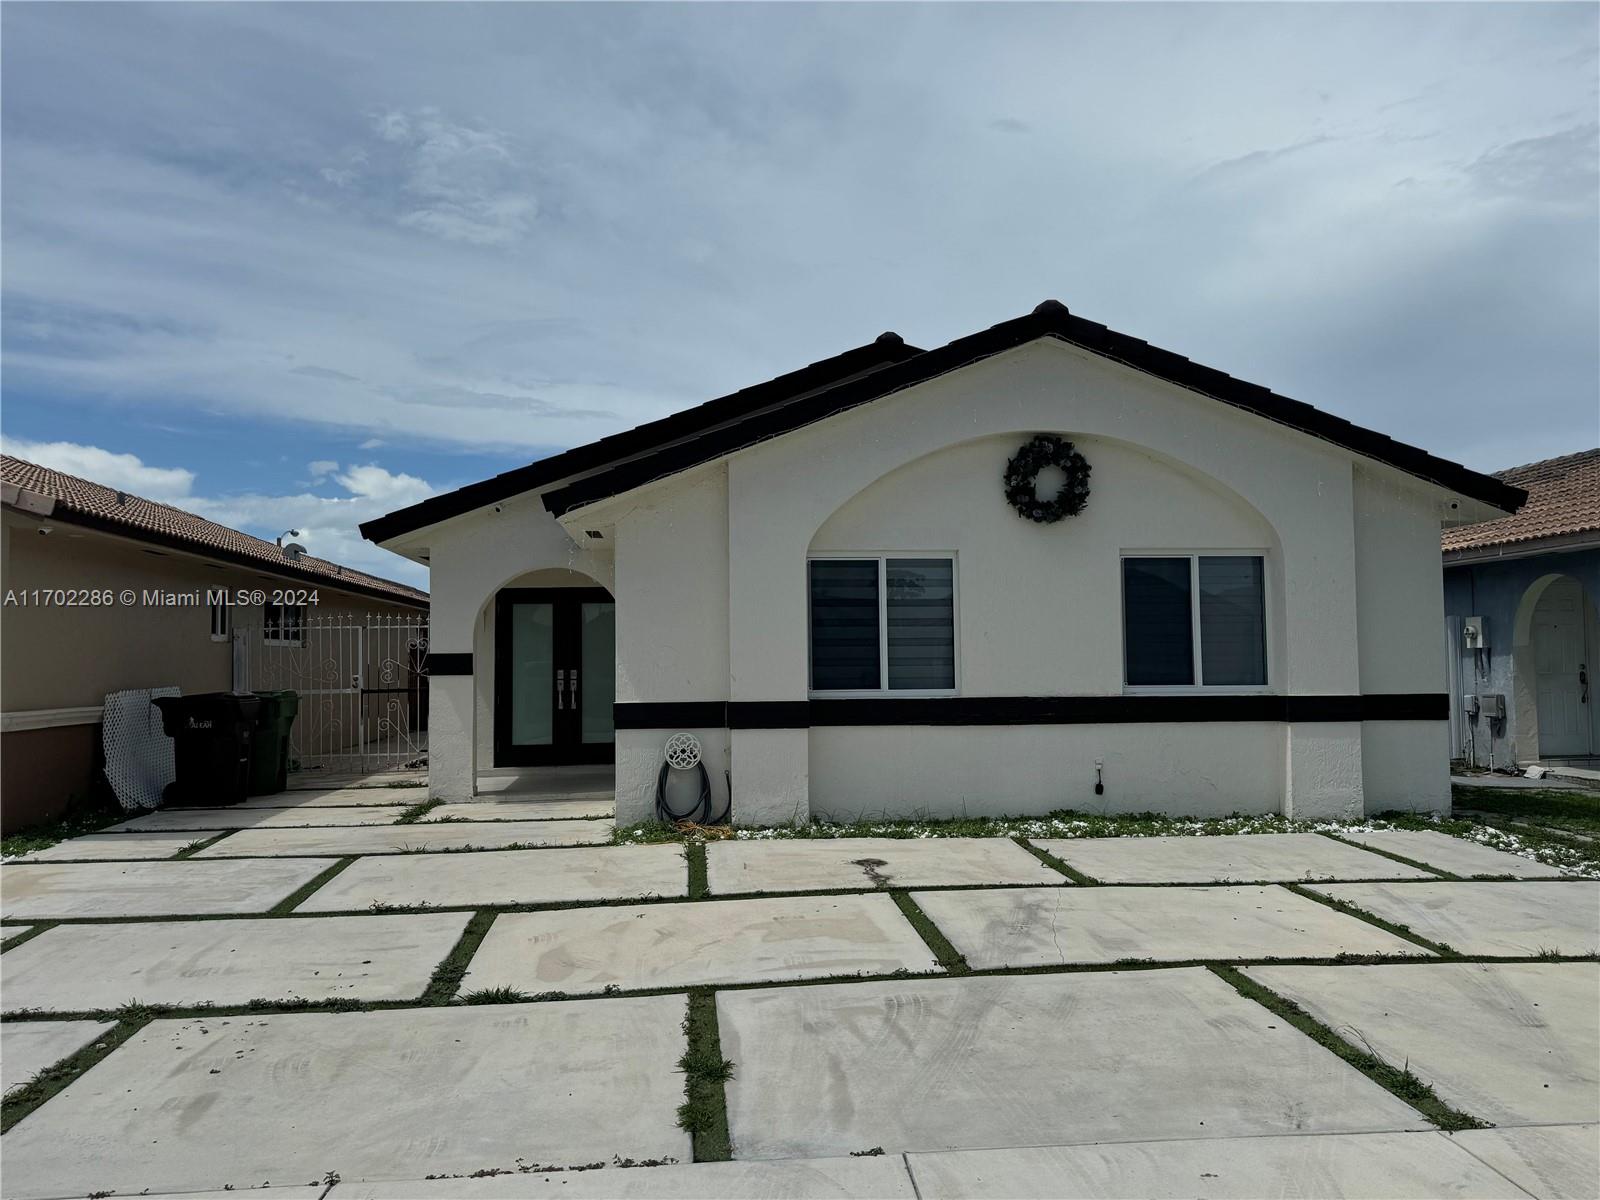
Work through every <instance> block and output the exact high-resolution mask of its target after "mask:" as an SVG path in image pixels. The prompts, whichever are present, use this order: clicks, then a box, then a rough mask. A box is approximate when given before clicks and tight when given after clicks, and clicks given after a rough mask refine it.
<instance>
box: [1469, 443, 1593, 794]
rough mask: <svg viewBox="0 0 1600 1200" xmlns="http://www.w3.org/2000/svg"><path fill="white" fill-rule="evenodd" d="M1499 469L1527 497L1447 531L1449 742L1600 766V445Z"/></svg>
mask: <svg viewBox="0 0 1600 1200" xmlns="http://www.w3.org/2000/svg"><path fill="white" fill-rule="evenodd" d="M1496 478H1498V479H1501V480H1503V481H1505V482H1506V483H1509V484H1513V485H1515V486H1516V487H1519V488H1524V489H1526V490H1527V492H1528V502H1527V504H1525V505H1523V507H1522V508H1521V509H1520V510H1519V511H1518V512H1517V513H1516V514H1515V515H1514V516H1509V517H1502V518H1501V519H1499V520H1496V521H1485V522H1483V523H1482V524H1479V525H1462V526H1458V527H1456V528H1454V529H1447V530H1445V533H1444V540H1443V547H1444V611H1445V625H1446V637H1447V645H1448V647H1449V653H1448V657H1449V664H1450V692H1451V695H1452V696H1453V697H1454V708H1455V712H1454V714H1453V715H1452V717H1451V721H1450V733H1451V739H1450V740H1451V754H1452V756H1453V757H1455V758H1458V759H1464V760H1466V761H1467V762H1469V763H1475V764H1476V765H1478V766H1489V765H1491V763H1492V764H1493V765H1494V766H1497V767H1499V766H1506V765H1513V764H1514V765H1527V764H1530V763H1538V762H1542V763H1547V764H1561V765H1567V766H1579V767H1597V766H1600V703H1597V699H1600V698H1597V696H1596V694H1595V683H1596V675H1597V673H1600V661H1597V660H1600V611H1597V607H1596V606H1597V604H1600V449H1595V450H1585V451H1582V452H1581V453H1578V454H1567V455H1564V456H1562V457H1561V458H1551V459H1546V460H1545V461H1544V462H1536V463H1529V464H1528V465H1527V466H1525V467H1513V468H1512V469H1511V470H1509V471H1501V472H1499V473H1498V474H1497V475H1496ZM1474 697H1475V698H1476V700H1474ZM1501 705H1503V706H1504V707H1503V715H1502V712H1501V708H1500V706H1501ZM1474 708H1475V709H1476V711H1474Z"/></svg>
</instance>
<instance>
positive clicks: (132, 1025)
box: [0, 1013, 150, 1133]
mask: <svg viewBox="0 0 1600 1200" xmlns="http://www.w3.org/2000/svg"><path fill="white" fill-rule="evenodd" d="M149 1023H150V1018H149V1016H146V1015H143V1014H139V1013H136V1014H134V1015H132V1016H130V1017H129V1018H128V1019H127V1020H118V1022H117V1023H116V1025H114V1026H113V1027H112V1028H110V1029H108V1030H106V1032H105V1033H104V1034H102V1035H101V1036H100V1037H97V1038H96V1039H95V1040H94V1041H92V1042H90V1043H89V1044H88V1045H87V1046H85V1047H84V1048H83V1049H82V1050H79V1051H78V1052H77V1053H76V1054H72V1055H69V1056H67V1057H66V1058H64V1059H62V1060H61V1061H60V1062H58V1063H55V1064H53V1065H52V1066H48V1067H46V1068H45V1069H44V1070H42V1071H40V1072H39V1073H38V1074H37V1075H35V1076H34V1077H33V1078H32V1079H30V1080H29V1081H28V1082H27V1083H25V1084H24V1085H23V1086H22V1087H20V1088H18V1089H17V1090H16V1091H14V1092H12V1093H11V1094H10V1095H8V1096H6V1097H5V1098H4V1099H3V1100H0V1133H4V1132H6V1131H7V1130H8V1129H10V1128H11V1127H12V1126H13V1125H15V1124H16V1123H17V1122H18V1121H20V1120H22V1118H23V1117H25V1116H27V1115H28V1114H29V1113H31V1112H32V1111H33V1110H34V1109H36V1108H38V1107H39V1106H40V1105H41V1104H43V1103H44V1102H45V1101H46V1100H48V1099H50V1097H51V1096H54V1095H55V1094H56V1093H57V1092H59V1091H61V1089H62V1088H64V1087H66V1086H67V1085H68V1084H69V1083H71V1082H72V1081H73V1080H74V1079H76V1078H78V1076H80V1075H82V1074H83V1073H84V1072H85V1071H87V1070H88V1069H89V1068H90V1067H92V1066H94V1065H95V1063H97V1062H99V1061H100V1060H101V1059H102V1058H104V1057H105V1056H106V1055H108V1054H110V1053H111V1052H112V1051H113V1050H115V1049H116V1048H117V1047H118V1046H120V1045H122V1043H123V1042H125V1041H127V1040H128V1039H129V1038H131V1037H132V1036H133V1035H134V1034H136V1033H138V1032H139V1030H141V1029H143V1028H144V1027H145V1026H146V1025H148V1024H149Z"/></svg>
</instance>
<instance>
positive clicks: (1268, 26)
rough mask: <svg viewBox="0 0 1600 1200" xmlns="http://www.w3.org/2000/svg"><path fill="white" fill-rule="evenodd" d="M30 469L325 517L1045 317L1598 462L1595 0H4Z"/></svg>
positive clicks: (1423, 423)
mask: <svg viewBox="0 0 1600 1200" xmlns="http://www.w3.org/2000/svg"><path fill="white" fill-rule="evenodd" d="M0 34H3V64H0V65H3V90H4V94H3V102H4V117H3V122H4V124H3V134H4V149H3V156H0V171H3V179H0V183H3V203H4V210H3V218H4V223H3V242H4V244H3V251H4V275H3V291H4V296H3V302H4V311H3V319H4V329H3V333H4V343H3V355H4V358H3V368H4V380H3V383H4V394H3V401H4V406H3V410H0V433H3V436H4V440H5V442H6V445H7V448H8V449H9V450H10V451H11V452H13V453H19V454H23V455H24V456H26V457H33V458H35V459H39V460H42V461H45V462H48V463H50V464H52V465H57V466H61V467H63V468H65V469H68V470H73V471H75V472H77V473H80V474H84V475H88V476H90V477H91V478H95V479H98V480H102V481H104V482H107V483H113V484H120V485H122V486H125V487H127V488H129V489H130V490H133V491H137V492H140V493H143V494H146V495H151V496H154V497H158V498H161V499H167V500H171V501H173V502H175V503H178V504H180V505H183V506H185V507H188V508H191V509H195V510H198V511H201V512H204V513H206V514H207V515H209V516H212V517H214V518H216V519H219V520H223V521H226V522H228V523H231V524H236V525H239V526H242V527H244V528H247V529H250V530H251V531H252V532H256V533H261V534H263V535H265V536H269V537H270V536H273V535H275V534H277V533H278V532H280V531H281V530H283V529H284V528H286V527H289V526H295V527H297V528H301V529H302V530H304V531H305V533H304V535H303V536H302V538H301V540H302V541H304V542H306V543H307V545H309V546H310V547H311V549H312V550H313V551H314V552H315V553H318V554H323V555H327V556H330V557H335V558H342V559H344V560H345V561H348V562H351V563H355V564H358V565H361V566H364V567H367V568H369V569H377V570H380V571H383V572H385V573H388V574H391V575H394V576H397V577H404V578H407V579H410V580H420V579H421V578H422V576H421V575H420V574H419V573H418V572H417V570H416V569H414V568H411V567H410V566H409V565H408V564H405V563H404V562H403V560H400V559H398V558H395V557H394V556H392V555H388V554H386V553H384V552H382V551H379V550H376V549H374V548H372V547H368V546H365V545H364V544H363V543H361V542H360V540H359V537H358V536H357V535H356V533H355V528H354V527H355V524H356V523H357V522H358V521H360V520H363V519H366V518H367V517H370V516H373V515H376V514H378V513H381V512H385V511H388V510H390V509H393V508H396V507H399V506H402V505H404V504H408V503H411V502H413V501H415V500H417V499H420V498H422V497H423V496H425V495H427V494H429V493H430V492H433V491H437V490H444V489H448V488H451V487H454V486H457V485H459V484H462V483H465V482H468V481H471V480H473V479H477V478H481V477H483V476H485V475H488V474H492V473H494V472H496V471H501V470H505V469H507V468H508V467H511V466H514V465H517V464H520V463H523V462H527V461H528V460H530V459H532V458H537V457H540V456H542V455H543V454H546V453H549V452H550V451H551V450H554V449H559V448H562V447H566V446H570V445H574V444H577V443H581V442H585V441H589V440H591V439H593V438H596V437H600V436H603V435H605V434H607V433H611V432H614V431H615V430H617V429H619V428H623V427H626V426H630V425H634V424H637V423H638V422H640V421H643V420H648V419H650V418H652V417H656V416H660V415H663V414H665V413H667V412H670V411H672V410H674V409H676V408H680V407H683V406H685V405H688V404H692V403H697V402H699V401H700V400H703V399H706V398H709V397H711V396H713V395H718V394H721V393H723V392H726V391H730V390H733V389H734V388H737V387H740V386H743V385H745V384H748V383H751V382H755V381H758V380H761V379H764V378H768V377H770V376H772V375H774V374H778V373H781V372H783V371H786V370H790V369H792V368H794V367H796V366H798V365H800V364H803V363H806V362H810V361H812V360H815V359H818V358H822V357H826V356H828V355H830V354H833V353H836V352H837V351H839V350H841V349H844V348H846V347H848V346H852V345H857V344H859V343H862V342H865V341H868V340H870V339H871V338H872V337H873V336H875V335H876V334H878V333H879V332H881V331H882V330H885V329H894V330H896V331H898V332H900V333H901V334H902V335H904V336H905V337H906V338H907V340H909V341H912V342H914V343H916V344H918V345H923V346H933V345H937V344H939V343H941V342H944V341H947V340H949V339H950V338H953V337H958V336H960V335H962V334H965V333H969V332H971V331H973V330H975V329H978V328H981V327H984V326H987V325H990V324H993V323H994V322H996V321H999V320H1003V319H1006V318H1009V317H1012V316H1016V315H1018V314H1020V313H1022V312H1025V311H1027V310H1028V309H1030V308H1031V307H1032V306H1033V305H1034V304H1035V303H1037V302H1038V301H1039V300H1041V299H1043V298H1045V297H1047V296H1053V297H1057V298H1059V299H1060V300H1062V301H1063V302H1064V303H1066V304H1067V305H1068V306H1069V307H1070V308H1072V309H1073V310H1074V311H1075V312H1078V313H1081V314H1082V315H1085V316H1088V317H1090V318H1092V319H1094V320H1098V321H1102V322H1104V323H1106V324H1108V325H1111V326H1112V327H1113V328H1116V329H1120V330H1122V331H1124V332H1127V333H1131V334H1134V335H1136V336H1139V337H1143V338H1146V339H1148V340H1149V341H1152V342H1154V343H1156V344H1158V345H1161V346H1164V347H1167V348H1169V349H1172V350H1176V351H1178V352H1180V353H1183V354H1187V355H1189V356H1191V357H1193V358H1196V359H1198V360H1200V361H1202V362H1205V363H1207V364H1209V365H1212V366H1216V367H1220V368H1222V369H1224V370H1227V371H1230V372H1232V373H1234V374H1237V375H1241V376H1244V377H1245V378H1248V379H1250V380H1252V381H1254V382H1258V383H1263V384H1266V385H1268V386H1271V387H1273V388H1275V389H1277V390H1279V391H1281V392H1284V393H1287V394H1288V395H1291V396H1294V397H1296V398H1297V399H1301V400H1305V401H1308V402H1310V403H1313V404H1316V405H1318V406H1319V407H1322V408H1326V409H1329V410H1331V411H1333V412H1336V413H1339V414H1341V415H1343V416H1346V417H1349V418H1350V419H1352V420H1354V421H1357V422H1360V423H1363V424H1368V425H1372V426H1374V427H1376V428H1378V429H1380V430H1383V431H1384V432H1387V433H1390V434H1392V435H1394V436H1396V437H1399V438H1402V439H1404V440H1406V441H1410V442H1415V443H1419V444H1421V445H1423V446H1425V447H1427V448H1428V449H1431V450H1433V451H1435V452H1437V453H1441V454H1443V455H1445V456H1447V457H1451V458H1456V459H1459V460H1461V461H1464V462H1466V463H1467V464H1468V465H1470V466H1473V467H1476V468H1479V469H1483V470H1493V469H1496V468H1500V467H1504V466H1509V465H1512V464H1516V463H1521V462H1526V461H1528V460H1531V459H1536V458H1541V457H1547V456H1550V455H1555V454H1560V453H1564V452H1567V451H1569V450H1573V449H1579V448H1583V447H1588V446H1593V445H1596V444H1597V443H1600V333H1597V330H1600V246H1597V229H1600V207H1597V206H1600V200H1597V186H1596V176H1597V149H1596V110H1597V87H1596V79H1597V66H1600V64H1597V22H1596V16H1595V9H1594V8H1593V7H1592V6H1590V5H1584V4H1557V5H1540V4H1507V5H1497V4H1470V5H1466V4H1464V5H1456V6H1449V5H1399V6H1393V7H1391V6H1385V5H1378V4H1351V5H1344V6H1340V5H1316V6H1311V5H1289V4H1281V5H1248V6H1238V7H1235V6H1227V5H1181V6H1177V7H1168V6H1164V5H1156V4H1148V5H1123V6H1116V5H1083V6H1077V5H1059V6H1041V5H1007V6H1001V5H986V6H967V5H959V4H950V5H914V4H899V5H869V4H862V5H850V6H809V5H800V4H794V5H781V6H779V5H765V6H758V5H738V6H726V5H717V4H702V5H672V4H664V5H652V6H649V7H635V6H631V5H624V4H614V5H589V6H573V5H564V4H542V5H535V4H492V5H489V4H486V5H473V4H454V5H428V4H407V5H400V6H388V5H383V4H336V3H335V4H321V5H299V4H297V5H289V4H236V5H217V6H212V5H203V4H181V5H178V4H174V5H154V6H145V5H137V4H115V5H98V4H28V5H23V4H10V5H5V6H4V8H3V10H0Z"/></svg>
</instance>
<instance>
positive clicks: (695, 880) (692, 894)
mask: <svg viewBox="0 0 1600 1200" xmlns="http://www.w3.org/2000/svg"><path fill="white" fill-rule="evenodd" d="M683 857H684V860H685V861H686V862H687V863H688V867H689V899H691V900H704V899H706V898H707V897H708V896H710V895H711V882H710V880H709V879H708V878H707V877H706V847H705V843H704V842H689V843H687V844H686V845H685V846H684V848H683Z"/></svg>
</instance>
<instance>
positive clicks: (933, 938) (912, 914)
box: [889, 891, 972, 975]
mask: <svg viewBox="0 0 1600 1200" xmlns="http://www.w3.org/2000/svg"><path fill="white" fill-rule="evenodd" d="M889 896H890V898H891V899H892V900H893V901H894V902H895V907H897V908H898V909H899V910H900V915H901V916H903V917H905V919H906V920H907V921H908V922H910V924H911V928H913V929H915V930H916V931H917V936H918V937H920V938H921V939H922V940H923V941H924V942H925V943H927V946H928V949H929V950H932V951H933V957H934V959H935V960H936V961H937V962H938V964H939V965H940V966H941V967H943V968H944V969H945V971H947V972H948V973H949V974H951V975H970V974H971V973H972V968H971V966H969V965H968V964H967V959H966V956H965V955H964V954H962V953H961V951H959V950H957V949H956V948H955V945H954V944H953V943H952V942H951V941H950V939H949V938H947V937H945V935H944V931H943V930H942V929H940V928H939V926H938V925H937V924H935V923H934V920H933V918H932V917H930V916H929V915H928V914H927V913H925V912H923V911H922V908H921V906H920V905H918V904H917V902H916V901H915V900H913V899H912V898H911V893H910V892H904V891H893V892H890V893H889Z"/></svg>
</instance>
